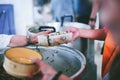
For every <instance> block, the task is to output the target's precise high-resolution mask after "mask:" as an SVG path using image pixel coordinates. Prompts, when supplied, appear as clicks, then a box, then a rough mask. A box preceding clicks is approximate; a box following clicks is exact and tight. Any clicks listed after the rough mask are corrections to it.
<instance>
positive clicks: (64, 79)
mask: <svg viewBox="0 0 120 80" xmlns="http://www.w3.org/2000/svg"><path fill="white" fill-rule="evenodd" d="M58 80H72V79H71V78H69V77H67V76H65V75H63V74H62V75H60V77H59V79H58Z"/></svg>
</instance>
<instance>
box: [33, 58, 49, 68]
mask: <svg viewBox="0 0 120 80" xmlns="http://www.w3.org/2000/svg"><path fill="white" fill-rule="evenodd" d="M31 61H32V62H34V63H36V64H37V65H38V66H39V67H41V66H44V65H47V64H46V63H44V62H43V61H41V60H40V59H38V58H32V59H31Z"/></svg>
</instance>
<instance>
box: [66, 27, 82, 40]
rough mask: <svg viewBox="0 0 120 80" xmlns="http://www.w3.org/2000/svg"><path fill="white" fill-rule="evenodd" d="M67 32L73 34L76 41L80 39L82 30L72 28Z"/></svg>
mask: <svg viewBox="0 0 120 80" xmlns="http://www.w3.org/2000/svg"><path fill="white" fill-rule="evenodd" d="M67 32H68V33H69V32H71V33H72V34H73V36H72V41H74V40H75V39H77V38H79V37H80V29H79V28H75V27H70V28H68V29H67Z"/></svg>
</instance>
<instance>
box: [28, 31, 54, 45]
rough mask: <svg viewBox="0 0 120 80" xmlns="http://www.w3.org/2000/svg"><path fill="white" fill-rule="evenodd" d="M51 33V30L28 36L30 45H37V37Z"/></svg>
mask: <svg viewBox="0 0 120 80" xmlns="http://www.w3.org/2000/svg"><path fill="white" fill-rule="evenodd" d="M51 32H52V30H50V31H43V32H39V33H37V34H33V35H30V40H31V42H32V43H38V38H37V37H38V36H39V35H44V34H49V33H51Z"/></svg>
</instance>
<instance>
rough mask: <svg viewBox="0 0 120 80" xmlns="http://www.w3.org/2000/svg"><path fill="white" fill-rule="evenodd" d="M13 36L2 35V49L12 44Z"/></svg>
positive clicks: (0, 43)
mask: <svg viewBox="0 0 120 80" xmlns="http://www.w3.org/2000/svg"><path fill="white" fill-rule="evenodd" d="M12 36H13V35H5V34H0V48H5V47H7V46H8V44H9V43H10V40H11V38H12Z"/></svg>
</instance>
